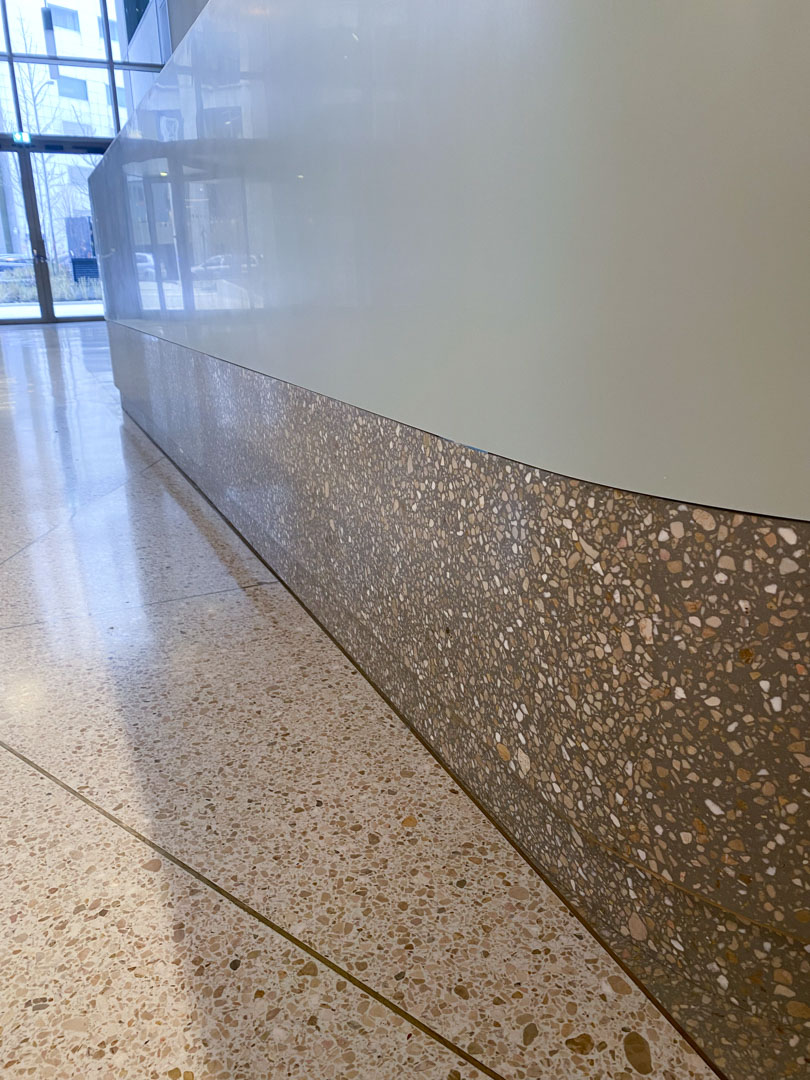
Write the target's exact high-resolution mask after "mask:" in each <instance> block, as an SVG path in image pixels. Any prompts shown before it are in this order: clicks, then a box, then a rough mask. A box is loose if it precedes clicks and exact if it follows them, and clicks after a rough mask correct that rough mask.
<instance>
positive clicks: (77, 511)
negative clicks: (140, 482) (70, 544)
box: [0, 447, 168, 629]
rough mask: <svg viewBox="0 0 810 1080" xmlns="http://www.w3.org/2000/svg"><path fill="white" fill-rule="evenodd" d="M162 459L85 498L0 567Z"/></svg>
mask: <svg viewBox="0 0 810 1080" xmlns="http://www.w3.org/2000/svg"><path fill="white" fill-rule="evenodd" d="M158 449H160V447H158ZM163 460H168V458H166V455H165V454H164V455H163V457H162V458H155V460H154V461H150V462H149V464H148V465H146V466H145V467H144V468H143V469H139V470H138V471H137V472H136V473H133V474H132V476H128V477H127V478H126V480H123V481H122V482H121V483H120V484H117V485H116V486H115V487H114V488H110V490H109V491H105V492H102V493H101V494H99V495H93V496H92V497H91V498H89V499H88V500H87V502H85V503H82V504H81V506H77V507H76V508H75V509H74V510H72V511H71V512H70V513H69V514H68V516H67V517H66V518H65V519H64V521H57V523H56V524H55V525H51V527H50V529H47V530H46V531H45V532H44V533H42V534H41V535H40V536H35V537H34V539H33V540H29V541H28V543H27V544H23V546H22V547H21V548H17V550H16V551H13V552H12V553H11V555H7V556H6V557H5V559H2V560H0V567H3V566H5V565H6V564H7V563H10V562H11V560H12V559H16V558H17V556H18V555H21V554H22V553H23V552H24V551H27V550H28V549H29V548H31V547H33V546H34V544H38V543H39V542H40V541H41V540H44V539H45V538H46V537H47V536H50V535H51V533H52V532H55V531H56V530H57V529H61V528H62V526H63V525H69V524H70V523H71V521H73V520H75V518H76V517H77V515H78V514H80V513H82V512H83V511H84V510H86V509H87V507H88V506H92V504H93V503H95V502H98V501H99V499H106V498H107V497H108V496H110V495H115V494H116V492H118V491H120V490H121V488H124V487H126V486H127V484H129V483H130V482H131V481H132V480H137V479H139V478H140V477H141V476H143V475H144V473H147V472H149V470H150V469H151V468H152V467H153V466H155V465H157V464H158V463H159V462H160V461H163ZM2 629H4V628H2Z"/></svg>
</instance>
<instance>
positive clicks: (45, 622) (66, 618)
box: [0, 580, 281, 634]
mask: <svg viewBox="0 0 810 1080" xmlns="http://www.w3.org/2000/svg"><path fill="white" fill-rule="evenodd" d="M267 585H273V586H275V585H281V582H280V581H278V580H276V581H254V582H253V584H252V585H236V586H234V588H232V589H212V590H211V592H201V593H190V594H189V595H188V596H174V597H170V598H169V599H168V600H153V601H151V602H150V603H146V604H133V605H132V607H117V608H105V609H103V610H101V611H87V612H84V613H83V614H81V615H62V616H59V617H57V618H55V619H38V620H36V621H35V622H25V623H11V624H10V625H9V626H0V634H2V633H4V632H5V631H6V630H26V629H31V628H33V627H35V626H54V625H55V624H56V623H63V622H70V621H71V620H73V619H90V618H94V617H98V616H100V615H118V614H120V613H121V612H123V611H126V612H129V611H145V610H147V609H150V608H153V607H162V606H163V605H164V604H179V603H181V602H182V601H183V600H199V599H201V598H202V597H203V596H225V595H228V594H230V593H237V592H247V591H248V590H249V589H262V588H264V587H265V586H267Z"/></svg>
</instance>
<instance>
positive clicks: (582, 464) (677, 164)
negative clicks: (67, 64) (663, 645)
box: [93, 0, 810, 517]
mask: <svg viewBox="0 0 810 1080" xmlns="http://www.w3.org/2000/svg"><path fill="white" fill-rule="evenodd" d="M808 56H810V4H808V3H807V0H778V2H776V3H774V2H773V0H612V2H609V0H442V2H441V3H436V2H435V0H364V2H360V0H358V2H357V3H346V2H344V0H273V2H272V3H271V2H270V0H210V3H209V5H208V7H207V8H206V10H205V11H204V13H203V15H202V16H201V18H200V19H199V20H198V22H197V23H196V25H195V26H194V28H193V29H192V32H191V33H190V34H189V35H188V37H187V38H186V39H185V41H184V42H183V45H182V47H181V49H180V50H179V52H178V53H177V54H176V56H175V58H174V59H173V60H172V61H171V62H170V64H169V65H168V66H167V68H166V69H165V71H164V72H163V74H162V75H161V76H160V78H159V80H158V84H157V86H156V87H155V89H154V90H153V91H152V93H151V94H150V95H149V96H148V97H147V99H146V100H145V101H144V102H143V104H142V106H141V108H140V110H139V113H138V115H137V117H136V118H135V121H134V122H133V123H131V124H130V125H129V127H128V128H127V129H126V130H125V131H124V132H123V133H122V135H121V136H120V137H119V139H118V140H117V141H116V142H115V143H114V144H113V146H112V147H111V149H110V150H109V152H108V154H107V155H106V157H105V160H104V162H103V163H102V165H101V166H100V168H99V170H97V172H96V174H95V177H94V181H93V192H94V197H95V201H96V215H97V217H96V221H97V241H98V244H99V247H100V251H101V254H102V268H103V275H104V281H105V289H106V295H107V303H108V311H109V315H110V317H111V318H114V319H117V320H119V321H121V322H125V323H127V324H129V325H131V326H134V327H137V328H140V329H142V330H145V331H148V332H150V333H154V334H157V335H162V336H164V337H166V338H169V339H170V340H173V341H176V342H179V343H181V344H187V345H189V346H191V347H194V348H197V349H200V350H202V351H204V352H208V353H211V354H212V355H215V356H219V357H222V358H224V359H227V360H231V361H233V362H235V363H238V364H241V365H243V366H247V367H252V368H256V369H257V370H260V371H264V372H267V373H269V374H271V375H274V376H277V377H279V378H282V379H286V380H289V381H292V382H295V383H298V384H300V385H303V386H306V387H309V388H311V389H313V390H317V391H320V392H321V393H324V394H328V395H331V396H333V397H337V398H341V399H343V400H346V401H350V402H352V403H354V404H357V405H360V406H363V407H364V408H367V409H371V410H373V411H375V412H379V413H383V414H385V415H388V416H393V417H396V418H397V419H400V420H403V421H405V422H407V423H410V424H414V425H416V426H418V427H421V428H424V429H427V430H429V431H433V432H437V433H439V434H441V435H445V436H448V437H450V438H452V439H456V440H459V441H461V442H465V443H469V444H471V445H474V446H477V447H481V448H483V449H486V450H489V451H493V452H497V453H500V454H504V455H506V456H508V457H511V458H516V459H518V460H521V461H524V462H529V463H531V464H533V465H537V466H541V467H543V468H546V469H550V470H553V471H556V472H560V473H565V474H567V475H571V476H575V477H580V478H583V479H587V480H591V481H596V482H599V483H603V484H607V485H614V486H618V487H623V488H629V489H633V490H639V491H643V492H647V493H650V494H657V495H664V496H668V497H671V498H675V499H682V500H687V501H692V502H705V503H708V504H715V505H722V506H727V507H732V508H735V509H739V510H749V511H755V512H763V513H772V514H778V515H785V516H789V517H810V483H808V463H809V462H810V424H808V421H807V412H808V402H810V375H809V374H808V372H809V371H810V363H808V344H810V230H809V229H808V206H809V205H810V201H809V200H808V191H810V139H809V138H808V131H810V63H808ZM229 117H230V119H229ZM150 200H151V202H150ZM147 204H149V205H150V206H151V207H152V209H150V210H149V213H148V214H147V210H146V209H145V207H146V206H147ZM181 208H183V212H182V213H180V212H179V211H180V209H181ZM150 215H151V220H150V221H146V220H145V218H146V217H148V216H150ZM150 245H151V246H150ZM135 251H139V252H141V253H142V254H141V255H139V256H138V258H137V259H136V257H135V254H134V252H135ZM220 254H226V255H228V254H229V255H230V256H231V258H230V261H229V262H227V261H226V263H225V264H221V265H220V266H219V268H218V269H217V267H216V266H215V264H214V263H213V262H212V261H211V257H212V256H217V255H220ZM150 260H152V266H153V267H156V270H155V269H151V270H150ZM206 260H208V262H206ZM136 266H140V280H139V279H138V275H137V273H136ZM156 278H158V279H160V280H155V279H156Z"/></svg>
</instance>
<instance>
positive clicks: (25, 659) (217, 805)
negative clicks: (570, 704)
mask: <svg viewBox="0 0 810 1080" xmlns="http://www.w3.org/2000/svg"><path fill="white" fill-rule="evenodd" d="M0 456H1V459H2V478H1V479H0V743H1V745H0V828H2V831H3V844H2V847H1V848H0V851H2V855H0V921H1V922H2V927H3V933H2V935H1V936H0V965H2V971H3V975H4V979H3V985H2V989H0V1067H2V1070H3V1075H5V1076H9V1077H35V1078H36V1080H50V1078H53V1080H73V1078H78V1077H82V1078H85V1077H88V1078H104V1080H107V1078H110V1080H112V1078H118V1077H120V1078H127V1080H130V1078H134V1077H138V1078H139V1080H141V1078H155V1080H158V1078H163V1077H169V1078H172V1080H207V1078H218V1080H260V1078H265V1077H267V1078H269V1077H273V1078H275V1077H300V1078H306V1080H320V1078H322V1077H323V1078H332V1077H334V1078H341V1080H343V1078H346V1080H350V1078H362V1080H386V1078H388V1077H391V1078H394V1077H409V1076H419V1077H424V1078H426V1080H461V1078H462V1077H464V1078H467V1080H473V1078H479V1077H483V1076H491V1077H504V1078H507V1077H508V1078H510V1080H511V1078H514V1080H521V1078H525V1077H537V1078H543V1080H546V1078H548V1080H570V1078H574V1077H583V1078H589V1080H591V1078H603V1080H608V1078H611V1080H631V1078H633V1077H637V1076H653V1077H659V1078H661V1080H681V1078H689V1080H692V1078H700V1080H704V1078H709V1077H711V1076H713V1073H712V1072H711V1070H710V1069H709V1068H708V1067H707V1066H706V1065H705V1064H704V1063H703V1061H702V1060H701V1059H700V1058H699V1057H698V1056H697V1055H696V1054H695V1053H694V1052H693V1051H692V1050H691V1049H690V1048H689V1046H687V1045H686V1043H685V1042H684V1041H683V1039H682V1038H681V1037H680V1036H679V1034H678V1033H677V1032H676V1031H675V1030H674V1029H673V1028H672V1026H671V1025H670V1024H669V1023H668V1022H667V1020H666V1019H665V1018H664V1017H663V1016H662V1015H661V1014H660V1013H659V1012H658V1011H657V1009H656V1008H655V1006H654V1005H653V1004H651V1003H650V1002H649V1001H648V1000H647V999H646V997H645V996H644V995H643V994H642V992H641V991H640V990H639V989H637V988H636V987H635V986H634V985H633V984H632V983H631V982H630V981H629V980H628V978H627V976H626V975H625V974H624V973H623V972H622V971H621V969H620V968H619V967H618V966H617V965H616V963H615V962H614V961H613V960H612V959H611V958H610V956H609V955H608V954H607V953H606V952H605V951H604V950H603V949H602V948H601V947H600V946H599V944H598V943H597V942H596V941H595V940H594V939H593V938H592V937H591V936H590V935H589V934H588V932H587V931H586V930H585V929H584V928H583V927H582V925H581V924H580V923H579V922H578V921H577V920H576V919H575V918H574V917H573V916H572V915H571V914H570V913H569V912H568V910H567V909H566V908H565V907H564V906H563V905H562V903H561V902H560V901H559V900H558V899H557V898H556V897H555V896H554V894H553V893H552V892H551V891H550V890H549V889H548V888H547V887H546V886H545V885H544V884H543V882H542V881H540V880H539V879H538V878H537V876H536V875H535V874H534V873H533V872H532V871H531V870H530V869H529V868H528V867H527V866H526V865H525V864H524V863H523V861H522V860H521V859H520V858H519V857H518V855H517V854H516V853H515V851H514V850H513V849H512V848H511V847H510V846H509V844H508V843H507V842H506V841H505V840H504V839H503V837H502V836H501V835H500V834H499V833H498V832H497V830H496V829H495V828H494V827H493V826H492V825H491V824H490V823H489V822H488V821H487V820H486V819H485V818H484V817H483V816H482V814H481V813H480V812H479V811H478V809H477V808H476V807H475V806H474V805H473V804H472V803H471V802H470V801H469V800H468V799H467V798H466V796H465V795H464V794H463V793H462V792H460V791H459V790H458V788H456V787H455V785H454V783H453V781H452V779H451V778H450V777H448V775H447V774H446V773H445V772H444V771H443V770H442V769H441V768H440V767H439V766H438V765H437V764H436V762H435V761H434V760H433V759H432V757H431V756H430V755H429V754H428V752H427V751H426V750H425V749H424V748H423V746H422V745H421V744H420V743H419V742H418V741H417V740H416V738H415V737H414V736H413V735H411V734H410V732H409V731H408V729H407V728H406V727H405V726H404V725H403V724H402V722H401V721H400V720H398V719H397V717H395V716H394V715H393V714H392V713H391V711H390V710H389V709H388V708H387V707H386V705H385V703H384V702H383V701H382V700H381V699H380V698H379V697H378V695H377V694H376V693H375V692H374V690H373V689H372V688H371V687H370V686H369V685H368V684H367V683H366V682H365V681H364V680H363V678H362V677H361V676H360V675H359V674H358V673H357V671H356V670H355V669H354V668H353V667H352V665H351V664H350V663H349V661H348V660H347V659H346V658H345V657H344V656H343V654H342V653H341V652H340V651H339V650H338V649H337V647H336V646H335V645H334V644H333V643H332V642H331V641H330V639H329V638H328V637H327V636H326V635H325V634H324V633H323V631H322V630H321V629H320V628H319V627H318V626H317V625H316V624H315V623H314V622H313V621H312V620H311V619H310V618H309V616H308V615H307V614H306V612H305V611H304V610H303V609H302V608H301V607H300V606H299V605H298V604H297V602H296V601H295V599H294V598H293V597H292V596H291V595H290V594H289V593H288V592H287V591H286V590H285V589H284V587H283V586H282V585H281V584H280V583H279V582H278V581H277V580H276V579H275V578H274V576H273V575H272V573H271V572H270V571H269V570H268V569H267V568H266V567H265V566H264V565H263V564H262V563H260V562H259V561H258V560H257V559H256V558H255V557H254V556H253V554H252V553H251V552H250V551H249V550H248V549H247V548H246V547H245V546H244V545H243V544H242V543H241V542H240V540H239V539H238V538H237V537H236V536H235V534H234V533H233V532H232V531H231V530H230V529H229V528H228V527H227V525H225V524H224V522H223V521H222V520H221V519H220V518H219V516H218V515H217V514H216V513H215V512H214V511H213V510H212V509H211V507H210V506H209V505H208V504H207V503H206V502H205V500H204V499H203V498H202V497H201V496H200V495H199V494H198V492H197V491H196V490H195V489H194V488H193V487H192V486H191V485H190V484H189V483H188V482H187V481H186V480H185V479H184V477H183V476H182V475H181V474H180V473H178V471H177V470H176V469H175V468H174V466H173V465H172V464H171V462H170V461H169V460H168V459H167V458H166V457H164V455H163V454H162V453H161V452H160V451H159V450H158V449H157V448H156V447H155V446H154V445H153V444H152V443H151V442H150V441H149V440H148V439H147V438H146V437H145V436H144V435H143V434H142V432H141V431H140V430H139V429H138V428H137V427H136V426H135V425H134V424H133V423H132V422H131V421H130V420H129V419H128V418H127V417H125V416H124V415H123V414H122V413H121V410H120V405H119V401H118V394H117V391H116V390H115V387H114V385H113V382H112V375H111V372H110V363H109V353H108V347H107V338H106V330H105V328H104V327H103V326H102V325H101V324H93V323H86V324H74V325H64V326H62V327H59V328H33V327H27V328H12V327H8V328H5V329H3V330H0Z"/></svg>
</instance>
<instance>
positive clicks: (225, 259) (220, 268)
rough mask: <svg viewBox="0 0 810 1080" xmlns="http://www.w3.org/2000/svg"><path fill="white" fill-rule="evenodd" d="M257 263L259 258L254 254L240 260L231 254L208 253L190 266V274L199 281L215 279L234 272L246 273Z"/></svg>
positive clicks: (231, 274)
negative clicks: (203, 258)
mask: <svg viewBox="0 0 810 1080" xmlns="http://www.w3.org/2000/svg"><path fill="white" fill-rule="evenodd" d="M258 265H259V260H258V258H257V257H256V256H255V255H250V256H248V258H247V259H241V260H239V259H237V258H236V257H235V256H233V255H209V257H208V258H207V259H205V260H204V261H203V262H201V263H199V264H198V265H197V266H192V268H191V276H192V277H194V278H197V279H198V280H200V281H217V280H218V279H219V278H226V279H227V278H228V277H229V276H233V275H234V274H247V273H248V271H249V270H252V269H253V268H254V267H256V266H258Z"/></svg>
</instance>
